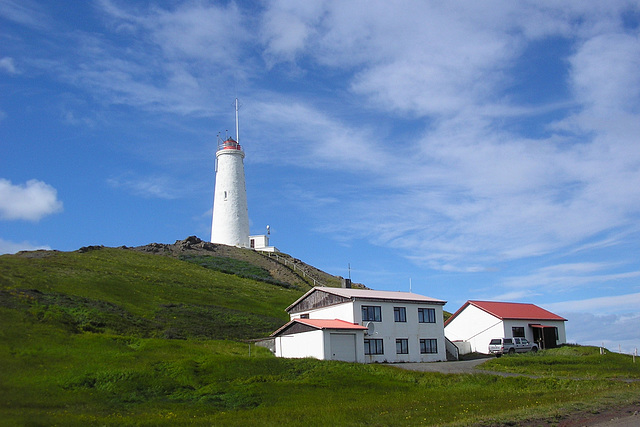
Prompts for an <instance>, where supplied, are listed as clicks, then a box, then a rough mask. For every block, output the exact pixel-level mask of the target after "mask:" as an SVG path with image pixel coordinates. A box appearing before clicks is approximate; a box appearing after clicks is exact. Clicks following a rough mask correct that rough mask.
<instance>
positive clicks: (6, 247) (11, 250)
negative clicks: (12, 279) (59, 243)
mask: <svg viewBox="0 0 640 427" xmlns="http://www.w3.org/2000/svg"><path fill="white" fill-rule="evenodd" d="M38 249H45V250H51V248H50V247H49V246H43V245H33V244H31V243H29V242H26V241H25V242H20V243H17V242H10V241H8V240H4V239H0V255H1V254H15V253H16V252H20V251H35V250H38Z"/></svg>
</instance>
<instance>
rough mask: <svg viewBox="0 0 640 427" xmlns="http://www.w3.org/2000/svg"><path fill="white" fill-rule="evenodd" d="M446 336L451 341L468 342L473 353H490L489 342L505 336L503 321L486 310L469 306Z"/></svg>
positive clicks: (450, 326)
mask: <svg viewBox="0 0 640 427" xmlns="http://www.w3.org/2000/svg"><path fill="white" fill-rule="evenodd" d="M444 334H445V336H446V337H447V338H449V340H451V341H467V342H469V344H470V345H471V351H474V352H477V353H484V354H488V353H489V341H491V339H492V338H501V337H503V336H504V325H503V323H502V320H500V319H498V318H497V317H495V316H492V315H491V314H489V313H487V312H486V311H484V310H480V309H479V308H477V307H475V306H473V305H468V306H467V307H466V308H465V309H464V310H463V311H462V312H461V313H460V314H458V316H456V318H455V319H453V320H452V321H451V322H450V323H449V324H448V325H447V326H446V327H445V328H444Z"/></svg>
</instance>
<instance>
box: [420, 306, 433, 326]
mask: <svg viewBox="0 0 640 427" xmlns="http://www.w3.org/2000/svg"><path fill="white" fill-rule="evenodd" d="M418 322H420V323H436V309H435V308H419V309H418Z"/></svg>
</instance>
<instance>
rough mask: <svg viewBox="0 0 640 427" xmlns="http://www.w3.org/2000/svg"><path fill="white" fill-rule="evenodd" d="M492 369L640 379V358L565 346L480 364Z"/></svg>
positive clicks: (595, 349) (580, 376)
mask: <svg viewBox="0 0 640 427" xmlns="http://www.w3.org/2000/svg"><path fill="white" fill-rule="evenodd" d="M481 368H482V369H486V370H490V371H502V372H512V373H518V374H526V375H540V376H554V377H565V378H596V379H597V378H607V379H640V358H636V361H635V363H634V362H633V357H632V356H629V355H625V354H617V353H612V352H610V351H608V350H607V351H606V354H604V355H602V354H600V350H599V348H597V347H582V346H564V347H560V348H554V349H550V350H542V351H539V352H537V353H520V354H515V355H510V356H505V357H501V358H499V359H498V358H496V359H493V360H490V361H488V362H486V363H483V364H482V365H481Z"/></svg>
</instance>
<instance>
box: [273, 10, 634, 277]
mask: <svg viewBox="0 0 640 427" xmlns="http://www.w3.org/2000/svg"><path fill="white" fill-rule="evenodd" d="M323 6H324V7H315V8H312V7H307V6H304V7H303V6H298V4H297V3H295V2H294V3H292V2H273V3H270V4H269V6H268V10H267V13H266V15H265V16H266V18H265V22H264V23H263V29H262V30H263V40H265V43H267V52H269V53H272V54H273V56H272V57H271V59H272V60H276V59H277V58H280V60H282V61H292V60H297V61H298V62H299V63H300V64H303V63H304V60H308V59H313V60H315V61H317V63H319V64H321V65H324V66H329V67H333V68H336V69H340V70H345V71H346V72H353V74H352V75H351V79H350V83H351V88H352V89H353V91H354V92H355V93H356V94H357V95H362V96H364V97H365V98H366V99H369V100H371V101H373V105H375V106H376V108H377V109H378V110H379V111H383V112H386V113H391V114H394V113H396V112H398V111H402V112H405V113H406V114H404V115H403V118H406V116H407V115H409V116H411V115H414V116H415V117H425V119H426V123H425V131H424V134H423V136H422V138H416V137H415V135H412V137H413V138H411V139H406V140H403V141H402V145H401V146H399V147H398V149H390V147H389V146H388V145H381V144H378V143H377V142H378V141H380V140H381V139H382V138H384V136H382V137H381V136H378V135H376V134H375V131H374V130H373V129H372V130H368V131H367V132H366V133H362V132H360V133H358V130H357V128H354V129H350V128H349V126H340V125H337V123H336V121H335V120H332V119H331V118H328V117H326V116H325V118H326V119H327V120H325V121H324V123H322V125H320V126H317V127H315V129H317V130H318V132H321V135H322V136H323V138H318V139H317V141H315V142H314V143H313V144H312V145H309V146H305V145H301V146H296V148H297V149H300V148H303V149H307V150H309V152H310V153H311V152H312V153H313V154H314V155H315V156H314V159H322V158H325V159H327V160H331V161H330V162H328V166H329V167H330V168H332V169H334V170H341V169H346V168H350V169H351V170H358V169H359V170H360V173H361V178H363V181H364V182H365V183H363V187H364V188H363V189H362V191H361V194H359V197H358V198H352V199H349V200H344V201H343V203H342V212H341V213H340V214H343V213H344V212H345V211H347V212H348V214H347V216H349V217H350V218H353V219H354V220H353V221H351V222H337V221H336V218H335V217H333V216H332V215H328V216H327V215H326V212H322V217H323V218H325V220H324V221H323V223H325V224H327V225H326V226H325V227H324V229H325V230H327V231H330V232H332V233H335V234H336V235H338V236H340V238H341V239H342V238H344V236H345V235H351V236H353V237H363V236H366V237H367V238H369V239H370V240H371V241H373V242H374V243H376V244H379V245H384V246H392V247H396V248H399V249H404V250H406V253H407V254H408V256H409V257H410V258H411V259H414V260H422V261H424V262H426V263H428V265H430V266H431V267H433V268H438V269H442V270H446V271H470V270H476V271H481V270H483V269H485V268H486V267H485V266H486V264H490V263H495V262H502V261H506V260H513V259H520V258H526V257H531V256H540V255H545V254H549V253H552V252H554V251H558V250H560V251H572V250H574V247H577V246H579V247H581V248H583V249H584V248H586V247H587V246H586V244H585V242H586V241H588V240H590V239H592V238H594V237H595V236H600V237H601V238H602V236H604V238H602V239H603V240H604V241H609V242H611V244H612V245H615V244H617V243H619V242H621V241H625V240H627V239H628V238H629V236H630V235H631V233H633V232H635V228H636V226H635V223H636V221H635V220H634V218H636V216H637V215H638V214H639V213H640V166H639V165H640V150H638V149H637V147H638V145H637V143H636V142H637V141H636V140H637V135H638V134H639V133H640V115H639V114H638V113H639V111H640V110H639V109H638V108H637V107H638V105H637V103H638V99H639V98H640V97H639V96H638V93H639V92H638V91H640V78H639V77H638V76H640V63H639V61H638V58H640V55H639V54H638V46H640V44H639V42H638V38H637V36H636V35H634V34H632V33H631V32H629V33H627V32H625V31H626V30H625V29H624V28H623V26H622V19H621V17H620V15H621V12H622V11H624V10H625V9H627V8H628V7H630V6H629V5H625V4H622V5H613V6H612V5H611V4H610V3H607V2H597V4H595V5H593V6H594V7H593V8H592V7H591V6H592V5H589V7H587V5H584V4H581V3H580V2H575V3H563V4H562V5H555V6H554V5H540V4H539V2H529V3H525V4H524V5H522V4H518V5H513V4H511V3H509V2H496V3H495V4H494V6H495V7H485V5H483V6H482V7H480V6H477V7H475V6H468V5H465V8H464V10H461V9H459V8H456V7H453V6H450V5H434V4H433V3H427V2H404V3H401V4H398V3H394V4H390V3H388V2H373V3H368V4H367V7H362V4H354V3H345V2H326V3H324V4H323ZM467 6H468V7H467ZM284 19H290V20H293V21H295V25H294V26H293V28H291V29H281V28H279V27H278V26H277V25H273V24H272V23H273V22H280V21H282V20H284ZM289 31H291V33H292V34H291V36H292V42H291V43H282V42H281V41H280V40H281V38H282V37H284V36H285V35H286V34H288V32H289ZM547 37H558V38H562V39H564V40H565V41H566V42H567V44H569V45H571V46H575V49H574V50H573V51H572V50H570V49H568V50H567V52H569V53H568V54H569V55H571V56H567V57H559V58H556V60H557V61H558V62H559V63H562V64H565V66H567V67H570V71H569V73H568V80H567V81H565V82H561V83H564V84H565V86H566V87H568V88H572V89H573V92H571V91H570V90H568V91H567V93H568V96H573V97H572V98H567V99H565V100H563V101H562V102H560V103H557V101H554V102H556V103H555V104H553V105H550V106H545V105H543V106H540V107H539V108H537V109H532V108H530V107H527V106H526V105H512V104H511V101H510V100H509V96H508V95H509V93H508V91H509V90H510V89H511V88H512V86H513V81H512V79H513V78H515V77H514V76H512V75H510V74H509V73H510V69H511V67H513V65H514V64H515V63H516V62H517V61H518V60H520V59H521V58H520V55H522V54H523V52H525V48H526V47H527V46H528V45H529V44H531V43H532V42H534V41H537V40H544V39H545V38H547ZM571 52H575V53H571ZM371 106H372V103H366V107H367V108H370V107H371ZM545 111H546V112H549V111H553V113H554V114H553V116H554V117H564V119H562V120H558V121H557V122H544V121H539V122H538V123H537V124H536V126H537V127H539V128H540V130H541V131H544V133H545V134H546V136H542V137H531V136H528V135H526V134H521V133H518V132H514V131H513V130H511V129H512V128H513V125H514V124H516V125H517V124H519V121H520V120H521V119H529V118H537V117H538V116H544V115H545V114H546V113H545ZM612 111H615V112H616V114H615V115H613V116H612V113H611V112H612ZM320 116H322V115H321V114H320ZM296 118H297V119H298V122H297V123H299V124H298V125H297V126H296V125H294V126H292V128H293V130H292V129H291V128H289V129H285V132H283V133H288V134H289V135H290V136H292V139H296V138H298V137H299V134H300V133H303V132H299V130H305V129H308V131H307V135H310V134H315V133H316V131H312V129H314V126H313V123H312V122H313V118H312V115H311V114H302V115H297V116H296ZM277 119H283V120H285V121H286V118H284V117H283V118H274V121H277ZM267 122H268V121H266V120H265V123H267ZM309 124H311V126H308V125H309ZM545 126H546V127H545ZM332 129H336V130H338V129H340V130H341V132H336V133H335V134H332V133H331V130H332ZM508 129H509V130H508ZM340 133H343V134H344V135H348V137H347V138H340V137H336V136H337V135H339V134H340ZM352 137H353V138H352ZM334 141H337V142H338V143H339V145H341V146H342V147H347V149H346V150H342V151H338V150H335V147H333V146H331V144H330V142H334ZM352 147H353V148H354V151H351V150H350V148H352ZM331 154H335V156H334V157H333V158H331V157H330V155H331ZM359 158H362V159H363V162H362V163H359V162H358V159H359ZM372 160H373V161H372ZM310 164H311V165H315V164H316V162H314V161H311V162H310ZM359 164H365V165H366V164H369V165H370V167H364V168H359ZM336 192H338V191H337V190H334V193H336ZM336 215H337V213H336ZM318 220H319V221H320V220H321V219H318ZM373 230H375V231H373ZM612 232H615V236H616V241H615V242H614V241H613V240H611V239H609V238H607V236H606V235H607V234H608V233H612ZM576 250H577V249H576ZM634 274H635V272H627V273H611V274H602V275H601V276H600V277H599V278H597V279H596V280H617V279H620V278H624V277H635V276H634ZM545 277H546V278H547V279H548V280H551V278H550V277H549V276H548V275H547V276H545ZM583 280H584V279H583Z"/></svg>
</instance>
